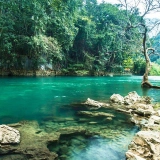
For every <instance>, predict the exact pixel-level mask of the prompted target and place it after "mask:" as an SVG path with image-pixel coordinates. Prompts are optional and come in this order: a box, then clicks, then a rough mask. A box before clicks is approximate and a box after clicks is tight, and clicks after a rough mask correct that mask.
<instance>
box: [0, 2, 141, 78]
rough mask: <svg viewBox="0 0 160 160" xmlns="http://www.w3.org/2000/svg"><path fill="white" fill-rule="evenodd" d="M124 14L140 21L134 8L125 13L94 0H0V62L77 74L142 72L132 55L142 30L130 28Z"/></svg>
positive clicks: (7, 66)
mask: <svg viewBox="0 0 160 160" xmlns="http://www.w3.org/2000/svg"><path fill="white" fill-rule="evenodd" d="M128 14H130V21H131V22H132V23H135V22H136V23H137V22H138V21H140V18H139V13H138V11H137V12H135V13H130V12H128V13H126V11H124V10H122V9H121V8H119V6H114V5H111V4H106V3H102V4H97V1H96V0H85V1H82V0H74V1H73V0H7V1H6V0H1V1H0V67H1V69H7V70H10V69H22V70H24V69H29V70H36V69H38V68H40V67H41V66H42V65H44V66H45V67H46V68H47V67H49V66H52V67H49V68H52V69H53V70H56V71H61V72H62V73H63V74H80V75H83V74H95V73H98V74H104V73H105V72H123V71H124V69H125V68H129V69H131V70H132V71H134V72H135V73H137V74H142V70H143V67H141V65H143V64H141V60H140V61H139V59H137V56H136V55H138V54H140V52H141V45H140V43H141V35H140V34H139V29H137V28H132V29H128V27H127V26H128V25H129V24H128V21H127V16H128ZM139 62H140V63H139ZM137 65H138V67H137ZM135 66H136V67H137V68H136V67H135ZM140 68H141V69H140Z"/></svg>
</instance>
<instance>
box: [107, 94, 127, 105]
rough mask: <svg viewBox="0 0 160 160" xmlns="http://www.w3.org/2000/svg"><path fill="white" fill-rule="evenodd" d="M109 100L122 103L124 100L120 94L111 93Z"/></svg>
mask: <svg viewBox="0 0 160 160" xmlns="http://www.w3.org/2000/svg"><path fill="white" fill-rule="evenodd" d="M110 100H111V102H113V103H119V104H122V103H123V102H124V98H123V97H122V96H121V95H120V94H113V95H112V96H111V97H110Z"/></svg>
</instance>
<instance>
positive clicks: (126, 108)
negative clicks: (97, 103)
mask: <svg viewBox="0 0 160 160" xmlns="http://www.w3.org/2000/svg"><path fill="white" fill-rule="evenodd" d="M110 102H111V103H113V104H114V106H116V105H115V104H117V106H118V107H117V108H116V109H117V110H119V111H122V112H125V113H128V114H130V115H131V121H132V122H134V123H135V124H136V125H138V126H139V127H140V131H139V132H138V133H137V134H136V135H135V137H134V138H133V140H132V142H131V143H130V145H129V147H128V151H127V152H126V158H127V159H128V160H133V159H134V160H159V159H160V110H157V111H155V110H154V109H153V104H151V99H150V98H149V97H140V96H139V95H138V94H137V93H136V92H130V93H129V94H128V95H127V96H125V97H122V96H121V95H119V94H113V95H112V96H111V97H110Z"/></svg>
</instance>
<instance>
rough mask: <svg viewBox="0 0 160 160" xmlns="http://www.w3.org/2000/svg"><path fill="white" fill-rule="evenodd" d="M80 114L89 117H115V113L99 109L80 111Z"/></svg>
mask: <svg viewBox="0 0 160 160" xmlns="http://www.w3.org/2000/svg"><path fill="white" fill-rule="evenodd" d="M78 114H80V115H85V116H89V117H114V115H113V114H110V113H105V112H97V111H92V112H91V111H79V112H78Z"/></svg>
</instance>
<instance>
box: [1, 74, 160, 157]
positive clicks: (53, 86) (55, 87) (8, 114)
mask: <svg viewBox="0 0 160 160" xmlns="http://www.w3.org/2000/svg"><path fill="white" fill-rule="evenodd" d="M149 79H150V81H151V82H152V84H154V85H160V77H150V78H149ZM141 80H142V77H141V76H114V77H27V78H26V77H12V78H8V77H1V78H0V93H1V94H0V124H4V123H5V124H8V123H15V122H19V121H22V120H36V121H38V122H39V124H41V125H42V126H45V125H48V123H51V122H52V125H54V123H53V120H51V119H52V118H55V117H56V118H57V117H58V118H65V117H66V118H68V117H69V118H75V117H76V116H77V115H76V111H77V110H76V109H73V108H72V107H73V106H74V104H75V103H80V102H84V101H85V100H86V99H87V98H91V99H94V100H98V101H102V102H107V101H108V99H109V97H110V96H111V95H112V94H114V93H119V94H121V95H122V96H125V95H127V93H128V92H130V91H136V92H137V93H138V94H139V95H141V96H151V97H152V98H153V99H154V101H160V96H159V95H160V90H155V89H145V90H143V89H142V88H141V86H140V83H141ZM114 114H117V118H116V119H115V121H113V122H112V123H108V129H110V132H111V131H112V130H113V129H115V130H120V131H121V132H123V130H124V131H125V132H127V133H128V136H126V135H125V136H120V137H119V138H117V137H116V136H115V137H116V141H114V139H112V140H107V143H106V140H104V139H102V138H100V139H98V140H97V139H93V140H91V141H89V143H88V149H87V151H86V150H85V151H81V152H83V155H85V157H90V158H88V159H96V160H97V159H98V158H96V156H93V154H92V153H94V152H95V151H96V150H97V151H98V152H99V153H100V155H101V156H100V159H101V160H106V159H108V158H109V157H110V158H109V159H110V160H120V159H124V158H125V157H124V153H125V152H124V149H123V151H121V145H122V144H123V143H124V142H125V144H124V145H125V147H124V148H125V150H126V149H127V145H128V144H129V142H130V140H131V137H133V135H134V133H135V132H136V129H135V127H134V126H133V125H131V124H130V123H128V124H127V123H126V122H125V121H126V119H125V118H124V117H125V116H124V115H123V114H122V115H121V114H118V113H114ZM128 119H129V118H128ZM117 122H118V123H117ZM124 122H125V123H124ZM74 123H78V122H74ZM44 124H45V125H44ZM63 125H68V126H69V125H73V124H72V123H68V124H67V123H63V124H62V126H63ZM82 125H83V124H82ZM101 125H102V126H104V125H105V127H106V124H105V123H104V124H101ZM97 126H98V125H97ZM99 126H100V125H99ZM112 126H114V127H113V128H112ZM117 126H118V127H119V128H118V127H117ZM63 127H65V126H63ZM53 128H54V127H53ZM117 132H118V131H117ZM111 133H112V132H111ZM97 144H98V146H99V147H98V148H97ZM118 144H119V145H118ZM115 150H116V151H117V150H118V152H115ZM115 155H116V156H115ZM72 156H73V155H72ZM76 156H77V157H76V158H75V155H74V156H73V157H74V159H75V160H76V159H77V160H79V159H82V157H81V156H82V154H81V155H79V156H78V155H76ZM107 156H108V157H107ZM70 159H71V158H70ZM83 159H84V157H83Z"/></svg>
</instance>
